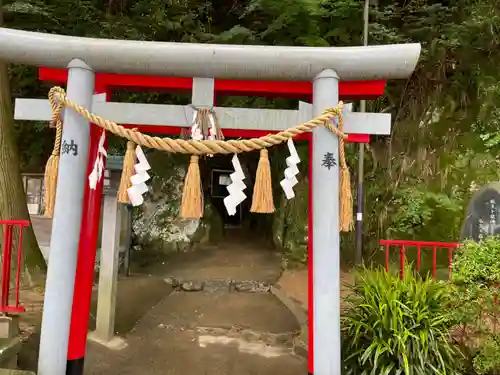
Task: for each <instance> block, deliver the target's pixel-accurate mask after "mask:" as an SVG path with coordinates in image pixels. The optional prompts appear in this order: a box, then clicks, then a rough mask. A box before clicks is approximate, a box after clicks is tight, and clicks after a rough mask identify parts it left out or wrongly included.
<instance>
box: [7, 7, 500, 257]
mask: <svg viewBox="0 0 500 375" xmlns="http://www.w3.org/2000/svg"><path fill="white" fill-rule="evenodd" d="M4 4H5V6H4V7H5V10H6V15H5V22H6V25H7V26H8V27H13V28H21V29H25V30H32V31H44V32H49V33H60V34H67V35H79V36H93V37H109V38H124V39H139V40H158V41H182V42H201V43H205V42H217V43H243V44H266V45H310V46H351V45H360V44H361V35H362V8H363V2H362V1H358V0H282V1H279V2H277V1H274V0H244V1H243V0H231V1H227V0H226V1H222V0H210V1H209V0H194V1H178V0H168V1H160V0H148V1H145V0H140V1H134V2H131V1H126V0H111V1H100V0H85V1H82V0H64V1H63V0H52V1H44V0H25V1H20V0H19V1H12V0H4ZM370 22H371V25H370V33H369V42H370V44H382V43H407V42H419V43H421V44H422V47H423V50H422V57H421V61H420V63H419V66H418V68H417V70H416V72H415V74H414V75H413V77H412V78H411V79H410V80H408V81H406V82H404V81H403V82H402V81H392V82H389V84H388V89H387V90H386V94H385V95H384V96H383V97H382V98H379V99H377V100H375V101H373V102H369V103H368V110H369V111H374V112H378V111H382V110H385V111H388V112H390V113H391V114H392V117H393V132H392V135H391V136H390V137H374V138H373V140H372V142H371V144H370V146H369V152H368V153H367V156H366V158H367V160H366V168H367V170H366V173H367V175H366V212H367V214H368V215H366V216H365V217H366V223H365V241H366V247H365V249H366V252H367V253H366V258H367V259H369V258H370V257H371V256H372V255H373V254H371V253H370V250H369V249H375V248H377V246H376V244H377V242H378V239H379V238H381V237H386V238H387V237H393V238H395V237H397V238H414V239H422V240H432V241H439V240H446V241H453V240H456V239H457V237H458V234H459V229H460V222H461V220H462V217H463V211H464V209H465V207H466V204H467V200H468V199H469V197H470V195H471V192H472V190H473V189H474V188H475V187H478V186H481V185H483V184H484V183H486V182H489V181H492V180H497V179H498V174H499V172H498V171H499V170H500V169H499V165H498V160H497V158H496V155H497V153H498V150H499V146H498V139H499V137H498V136H497V135H496V134H497V129H498V114H499V113H498V109H497V108H498V104H499V103H500V85H499V84H498V82H499V80H500V73H499V71H498V61H500V48H498V47H499V38H500V35H499V34H500V6H499V3H498V1H497V0H474V1H472V0H447V1H442V2H438V3H437V2H435V1H431V0H419V1H403V0H397V1H389V0H378V1H375V2H374V4H373V5H372V7H371V15H370ZM11 78H12V92H13V95H14V96H25V97H43V96H45V95H46V93H47V88H48V86H46V85H42V84H39V83H38V82H37V75H36V69H34V68H31V67H24V66H12V67H11ZM120 96H121V99H122V100H132V101H143V102H144V101H150V102H175V101H176V100H177V97H176V96H173V95H166V94H133V95H131V94H128V93H121V94H120ZM220 101H221V103H220V104H224V105H227V104H231V103H233V104H234V103H237V104H238V105H240V106H264V107H273V106H278V105H279V106H280V107H282V108H283V107H286V106H290V105H291V104H290V103H289V102H288V101H285V100H280V101H271V100H264V99H260V98H237V99H236V98H220ZM16 134H17V142H18V145H19V149H20V150H21V161H22V167H23V169H24V170H25V171H42V170H43V165H44V163H45V161H46V159H47V157H48V155H49V153H50V149H51V144H52V140H53V138H52V137H53V132H50V131H47V129H46V127H45V126H42V125H41V124H39V125H34V124H33V123H20V122H19V123H17V125H16ZM112 147H113V148H115V149H116V148H119V147H121V144H120V143H114V144H112ZM349 153H350V155H349V159H350V164H351V166H355V165H356V164H355V155H356V154H355V147H353V146H350V147H349ZM351 170H352V171H353V172H355V168H354V167H352V168H351ZM353 181H355V176H353ZM345 239H346V241H344V244H345V245H344V246H345V247H346V251H344V255H345V257H346V258H349V257H350V254H352V251H351V249H352V245H351V242H352V241H351V239H352V238H351V237H346V238H345ZM306 258H307V257H306V256H305V254H294V259H302V260H305V259H306Z"/></svg>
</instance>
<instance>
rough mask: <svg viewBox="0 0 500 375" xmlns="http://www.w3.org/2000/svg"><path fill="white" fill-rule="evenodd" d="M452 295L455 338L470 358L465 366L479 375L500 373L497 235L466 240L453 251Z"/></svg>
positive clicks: (499, 252)
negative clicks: (454, 252)
mask: <svg viewBox="0 0 500 375" xmlns="http://www.w3.org/2000/svg"><path fill="white" fill-rule="evenodd" d="M453 272H454V273H453V284H454V288H453V294H454V300H455V301H457V302H456V303H455V304H454V305H455V306H454V311H455V315H456V318H457V319H458V320H459V321H460V326H459V328H458V329H457V332H456V335H455V338H456V340H457V341H458V342H459V343H460V345H461V346H462V348H463V349H464V352H466V353H467V354H468V357H469V358H470V361H469V365H470V367H472V368H473V370H474V371H475V372H476V373H477V374H480V375H486V374H488V375H493V374H498V373H499V372H500V345H499V342H500V341H499V333H500V332H499V330H498V328H499V327H498V325H499V324H500V322H499V317H500V314H499V308H500V307H499V305H498V302H497V300H496V299H495V296H497V295H498V294H499V293H498V292H499V290H498V281H499V280H500V237H487V238H485V239H484V240H483V241H481V242H480V243H476V242H473V241H466V242H465V243H463V245H462V246H461V247H460V249H459V250H458V252H457V253H456V254H455V259H454V265H453Z"/></svg>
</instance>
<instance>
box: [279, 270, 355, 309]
mask: <svg viewBox="0 0 500 375" xmlns="http://www.w3.org/2000/svg"><path fill="white" fill-rule="evenodd" d="M353 281H354V280H353V276H352V274H351V273H349V272H345V271H341V274H340V285H341V288H340V298H341V300H343V299H345V297H346V296H347V295H348V289H347V288H346V285H349V284H352V283H353ZM278 285H279V286H280V287H281V289H282V290H283V291H284V292H285V294H286V295H287V296H288V297H290V298H292V299H294V300H295V301H297V302H298V303H299V304H300V306H301V307H302V308H304V309H305V310H307V300H308V294H309V293H308V285H309V284H308V272H307V268H299V269H293V270H285V271H284V272H283V274H282V275H281V277H280V279H279V281H278Z"/></svg>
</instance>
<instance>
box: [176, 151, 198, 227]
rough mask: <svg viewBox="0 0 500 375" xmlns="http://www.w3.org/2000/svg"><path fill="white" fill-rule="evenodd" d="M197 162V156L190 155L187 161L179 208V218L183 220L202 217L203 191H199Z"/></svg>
mask: <svg viewBox="0 0 500 375" xmlns="http://www.w3.org/2000/svg"><path fill="white" fill-rule="evenodd" d="M199 160H200V157H199V156H198V155H192V156H191V159H190V160H189V168H188V171H187V174H186V179H185V180H184V191H183V192H182V201H181V207H180V216H181V218H183V219H201V218H202V217H203V191H202V189H201V178H200V165H199Z"/></svg>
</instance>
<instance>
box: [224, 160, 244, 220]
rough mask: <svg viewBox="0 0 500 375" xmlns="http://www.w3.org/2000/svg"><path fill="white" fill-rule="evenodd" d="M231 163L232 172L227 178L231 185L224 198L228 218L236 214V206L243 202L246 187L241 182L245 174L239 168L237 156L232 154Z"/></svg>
mask: <svg viewBox="0 0 500 375" xmlns="http://www.w3.org/2000/svg"><path fill="white" fill-rule="evenodd" d="M231 162H232V164H233V168H234V172H233V173H231V174H230V176H229V177H230V178H231V184H230V185H229V186H227V187H226V189H227V191H228V192H229V195H228V196H227V197H226V198H224V206H226V210H227V213H228V214H229V215H230V216H233V215H235V214H236V207H238V205H239V204H240V203H241V202H243V201H244V200H245V199H246V198H247V196H246V195H245V193H244V192H243V190H245V189H246V185H245V183H244V182H243V180H244V179H245V174H244V173H243V169H242V168H241V164H240V160H239V159H238V155H236V154H234V156H233V159H232V161H231Z"/></svg>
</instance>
